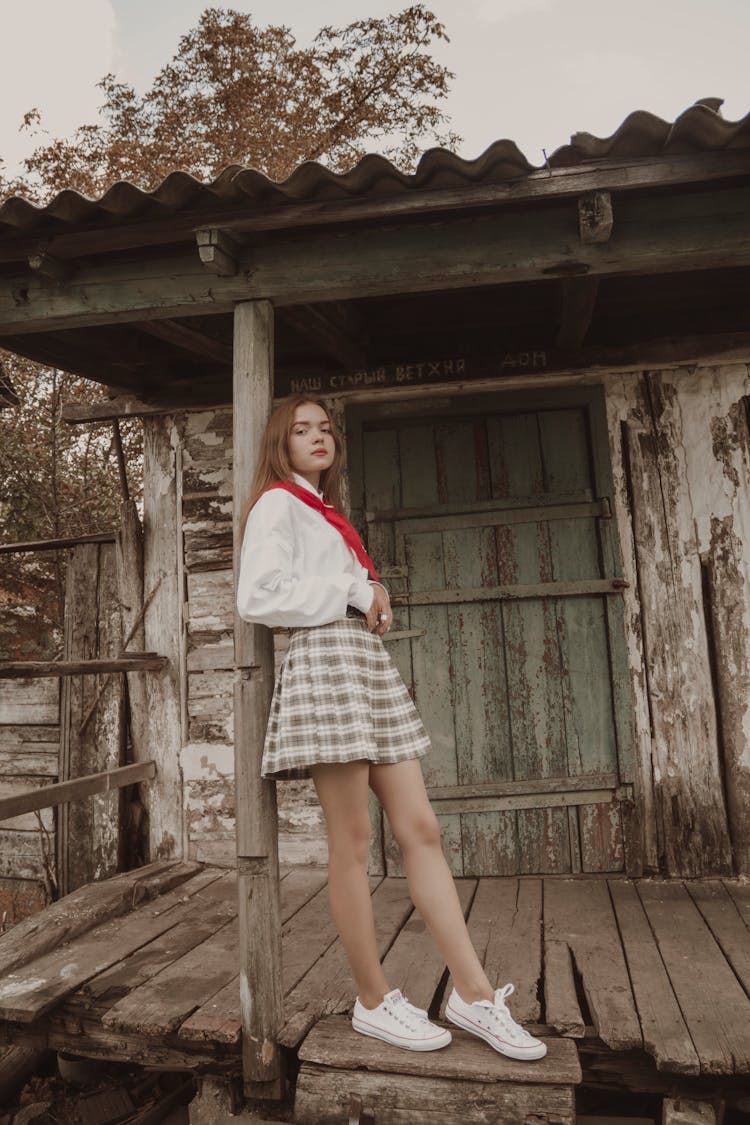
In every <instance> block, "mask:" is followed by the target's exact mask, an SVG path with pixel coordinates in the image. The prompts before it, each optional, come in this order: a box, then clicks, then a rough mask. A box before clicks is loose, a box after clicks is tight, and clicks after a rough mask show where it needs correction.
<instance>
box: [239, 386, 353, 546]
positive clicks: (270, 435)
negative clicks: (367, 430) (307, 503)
mask: <svg viewBox="0 0 750 1125" xmlns="http://www.w3.org/2000/svg"><path fill="white" fill-rule="evenodd" d="M308 402H310V403H313V404H314V405H315V406H319V407H320V408H321V410H323V411H325V415H326V417H327V419H328V421H329V423H330V426H331V433H332V435H333V442H334V446H335V452H334V455H333V461H332V463H331V465H330V467H329V468H328V469H323V471H322V472H321V474H320V491H321V492H322V493H323V494H324V496H325V498H326V500H327V501H328V503H329V504H333V506H334V508H335V509H336V511H337V512H341V470H342V468H343V466H344V444H343V442H342V440H341V434H340V433H339V431H338V428H337V426H336V423H335V422H334V420H333V418H332V417H331V414H330V411H329V410H328V407H327V406H326V404H325V402H323V400H322V399H320V398H312V397H311V396H310V395H306V394H296V395H288V396H287V397H286V398H285V399H282V401H281V402H280V403H279V405H278V406H277V407H276V409H275V410H274V412H273V414H271V416H270V418H269V419H268V422H267V423H266V428H265V430H264V431H263V437H262V439H261V443H260V456H259V457H258V464H257V466H256V469H255V476H254V477H253V483H252V485H251V487H250V498H249V500H248V502H247V504H246V505H245V508H244V511H243V513H242V519H241V521H240V541H241V540H242V539H243V537H244V535H245V524H246V523H247V517H248V516H249V515H250V511H251V509H252V508H253V505H254V504H255V503H256V502H257V501H258V499H259V497H260V495H261V493H263V492H265V490H266V489H267V488H268V486H269V485H270V484H275V483H276V482H277V481H290V482H292V483H294V481H293V477H292V474H293V472H294V469H293V468H292V463H291V460H290V458H289V433H290V431H291V428H292V425H293V423H294V415H295V412H296V410H297V407H298V406H305V405H306V404H307V403H308ZM341 514H342V515H343V513H341Z"/></svg>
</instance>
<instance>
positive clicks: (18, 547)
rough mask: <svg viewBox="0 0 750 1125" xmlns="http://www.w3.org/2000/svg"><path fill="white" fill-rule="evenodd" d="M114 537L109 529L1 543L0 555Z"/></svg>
mask: <svg viewBox="0 0 750 1125" xmlns="http://www.w3.org/2000/svg"><path fill="white" fill-rule="evenodd" d="M114 541H115V537H114V534H113V533H112V532H111V531H102V532H100V533H95V534H93V535H71V536H67V537H66V538H64V539H30V540H29V541H28V542H27V543H1V544H0V555H9V554H13V553H14V552H21V551H58V550H60V549H61V548H62V547H75V546H76V544H78V543H114Z"/></svg>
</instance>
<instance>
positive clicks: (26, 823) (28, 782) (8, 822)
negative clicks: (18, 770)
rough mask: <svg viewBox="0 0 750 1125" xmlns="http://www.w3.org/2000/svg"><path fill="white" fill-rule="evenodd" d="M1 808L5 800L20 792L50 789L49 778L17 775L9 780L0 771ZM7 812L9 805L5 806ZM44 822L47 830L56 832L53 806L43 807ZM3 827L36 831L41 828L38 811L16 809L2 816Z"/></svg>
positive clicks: (14, 796)
mask: <svg viewBox="0 0 750 1125" xmlns="http://www.w3.org/2000/svg"><path fill="white" fill-rule="evenodd" d="M0 779H1V780H0V809H2V808H3V806H4V802H5V801H7V800H8V799H9V798H16V797H17V796H18V794H19V793H24V792H25V793H35V794H37V793H38V792H39V790H41V789H49V785H48V783H47V779H46V778H44V777H22V776H17V777H14V778H13V779H12V780H10V781H7V780H5V778H3V777H2V773H0ZM5 809H6V814H7V811H8V809H7V805H6V806H5ZM39 815H40V816H41V820H42V824H43V825H44V828H45V830H46V831H47V832H54V830H55V816H54V813H53V812H52V809H51V808H42V811H41V813H40V814H39ZM2 827H3V828H6V829H7V828H10V829H13V830H15V831H19V832H36V831H37V830H38V828H39V821H38V820H37V813H36V812H34V811H28V810H25V809H23V810H18V811H17V812H15V811H14V813H13V815H12V816H8V815H6V816H4V817H3V818H2Z"/></svg>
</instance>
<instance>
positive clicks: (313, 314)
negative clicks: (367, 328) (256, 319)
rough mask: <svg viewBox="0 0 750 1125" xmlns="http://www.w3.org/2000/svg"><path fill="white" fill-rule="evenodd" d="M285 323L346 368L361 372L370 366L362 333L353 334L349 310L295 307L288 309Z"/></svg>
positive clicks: (285, 314)
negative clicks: (348, 314) (348, 321)
mask: <svg viewBox="0 0 750 1125" xmlns="http://www.w3.org/2000/svg"><path fill="white" fill-rule="evenodd" d="M282 320H283V323H284V324H286V325H288V326H289V327H291V328H292V329H294V331H295V332H297V333H298V334H299V335H300V336H301V337H302V338H303V340H307V341H308V342H309V343H310V344H312V345H313V346H314V347H315V348H316V349H317V350H319V351H322V352H323V354H324V355H325V356H326V357H327V358H328V359H331V360H333V362H334V363H339V364H340V365H341V366H342V367H343V368H345V369H346V368H349V369H354V370H355V371H357V370H359V369H360V368H362V367H365V366H366V365H367V354H366V352H365V349H364V347H363V341H362V336H361V333H355V332H353V331H352V330H351V328H350V326H349V324H348V323H347V317H346V311H345V306H344V307H343V310H342V307H341V306H334V307H321V306H320V305H293V306H291V307H289V308H286V309H284V311H283V317H282Z"/></svg>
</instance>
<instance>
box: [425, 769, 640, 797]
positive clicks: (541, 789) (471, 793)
mask: <svg viewBox="0 0 750 1125" xmlns="http://www.w3.org/2000/svg"><path fill="white" fill-rule="evenodd" d="M617 787H618V777H617V774H615V773H592V774H585V775H584V776H579V777H528V778H519V780H518V781H483V782H479V783H474V784H471V785H468V784H467V785H428V786H427V796H428V797H429V798H430V800H431V801H443V800H446V799H447V798H451V797H522V796H525V795H527V794H529V795H530V794H543V795H544V796H549V795H550V794H553V793H573V794H577V793H579V792H586V791H587V790H595V791H601V790H602V789H616V788H617ZM576 799H577V798H576V797H574V801H575V800H576Z"/></svg>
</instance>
